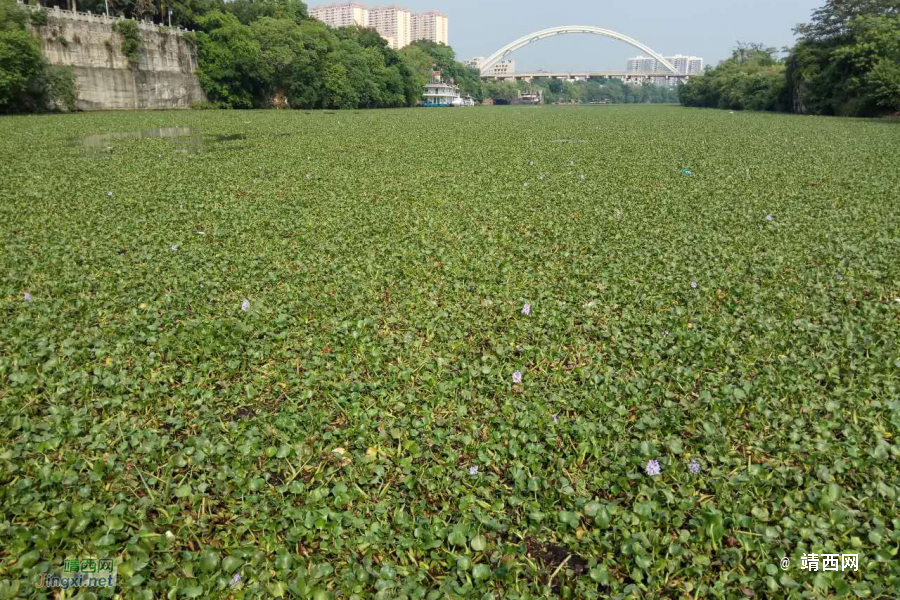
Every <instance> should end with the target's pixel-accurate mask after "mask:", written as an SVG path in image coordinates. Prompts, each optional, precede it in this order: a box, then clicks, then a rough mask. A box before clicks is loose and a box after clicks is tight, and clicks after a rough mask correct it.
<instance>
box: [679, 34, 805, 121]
mask: <svg viewBox="0 0 900 600" xmlns="http://www.w3.org/2000/svg"><path fill="white" fill-rule="evenodd" d="M776 54H777V50H775V48H770V47H767V46H764V45H762V44H739V45H738V47H737V48H735V49H734V51H733V52H732V55H731V58H729V59H728V60H725V61H722V62H721V63H720V64H719V65H717V66H716V67H713V68H711V69H707V71H706V72H705V73H704V74H703V75H701V76H699V77H693V78H692V79H691V80H690V81H688V82H687V83H686V84H684V85H682V86H681V87H680V88H679V92H678V93H679V98H680V100H681V103H682V104H683V105H685V106H699V107H706V108H727V109H731V110H743V109H747V110H758V111H775V110H783V109H785V108H786V107H787V100H786V99H787V96H788V93H787V80H786V78H785V65H784V64H783V61H781V60H779V59H778V57H777V56H776Z"/></svg>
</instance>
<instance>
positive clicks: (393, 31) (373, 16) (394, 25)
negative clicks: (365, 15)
mask: <svg viewBox="0 0 900 600" xmlns="http://www.w3.org/2000/svg"><path fill="white" fill-rule="evenodd" d="M369 27H371V28H373V29H375V30H377V31H378V33H380V34H381V37H383V38H384V39H386V40H388V43H389V45H390V47H391V48H393V49H394V50H399V49H400V48H405V47H406V46H409V44H410V43H411V42H412V13H411V12H409V10H408V9H406V8H403V7H402V6H397V5H396V4H395V5H394V6H380V7H378V8H370V9H369Z"/></svg>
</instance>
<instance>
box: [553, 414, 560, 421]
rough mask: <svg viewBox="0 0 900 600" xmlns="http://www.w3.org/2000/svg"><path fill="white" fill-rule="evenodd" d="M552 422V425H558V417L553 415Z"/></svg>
mask: <svg viewBox="0 0 900 600" xmlns="http://www.w3.org/2000/svg"><path fill="white" fill-rule="evenodd" d="M553 422H554V423H559V417H558V416H556V415H553Z"/></svg>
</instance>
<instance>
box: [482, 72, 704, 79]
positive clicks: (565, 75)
mask: <svg viewBox="0 0 900 600" xmlns="http://www.w3.org/2000/svg"><path fill="white" fill-rule="evenodd" d="M481 77H482V79H537V78H538V77H549V78H551V79H572V78H576V77H581V78H588V77H606V78H610V77H632V78H635V79H646V78H650V77H673V78H676V79H685V78H687V77H688V75H682V74H680V73H627V72H625V71H568V72H562V71H552V72H551V71H534V72H526V73H509V74H506V75H482V76H481Z"/></svg>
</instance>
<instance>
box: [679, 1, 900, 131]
mask: <svg viewBox="0 0 900 600" xmlns="http://www.w3.org/2000/svg"><path fill="white" fill-rule="evenodd" d="M796 32H797V33H798V34H800V36H801V39H800V41H799V42H798V43H797V45H796V46H795V47H794V48H793V49H791V50H790V52H789V54H788V57H787V58H786V59H785V60H783V61H781V60H777V59H776V58H775V53H774V50H773V49H764V48H762V47H760V46H754V47H741V48H739V49H738V50H737V51H736V52H735V56H734V57H732V58H731V59H729V60H727V61H725V62H723V63H722V64H720V65H719V66H718V67H716V68H713V69H711V70H709V71H707V73H706V74H705V75H704V76H703V77H698V78H694V79H692V80H691V81H690V83H688V84H687V85H685V86H683V87H682V90H681V102H682V104H685V105H688V106H705V107H714V108H732V109H742V108H747V109H751V110H785V111H796V112H801V113H812V114H819V115H845V116H872V115H878V114H883V113H891V112H896V111H900V0H828V1H827V2H826V4H825V6H823V7H822V8H821V9H819V10H817V11H816V12H815V13H814V14H813V20H812V22H811V23H807V24H802V25H799V26H798V27H797V29H796ZM748 50H749V51H751V54H750V55H749V57H748V56H747V51H748ZM747 58H749V60H746V59H747Z"/></svg>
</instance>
